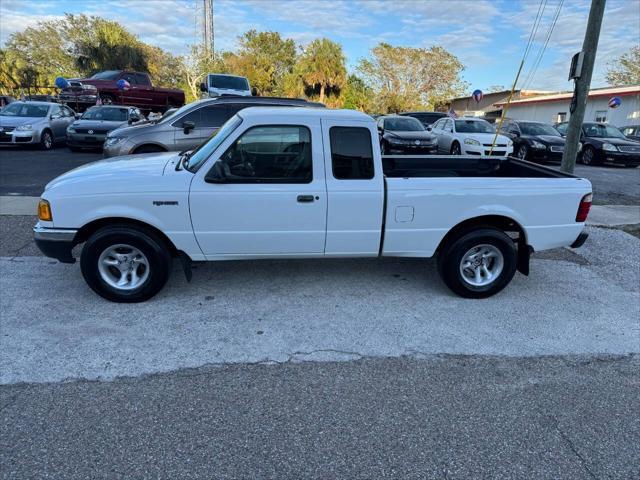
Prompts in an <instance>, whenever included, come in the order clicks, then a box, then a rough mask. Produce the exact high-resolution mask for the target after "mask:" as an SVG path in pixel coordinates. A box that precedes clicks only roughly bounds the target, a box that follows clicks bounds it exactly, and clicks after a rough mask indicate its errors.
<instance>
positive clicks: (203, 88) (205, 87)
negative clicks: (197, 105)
mask: <svg viewBox="0 0 640 480" xmlns="http://www.w3.org/2000/svg"><path fill="white" fill-rule="evenodd" d="M200 91H201V92H206V91H207V85H206V84H205V83H204V82H201V83H200Z"/></svg>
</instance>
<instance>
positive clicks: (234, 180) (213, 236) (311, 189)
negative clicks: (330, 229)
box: [189, 119, 327, 259]
mask: <svg viewBox="0 0 640 480" xmlns="http://www.w3.org/2000/svg"><path fill="white" fill-rule="evenodd" d="M244 123H247V122H244ZM305 123H306V125H298V124H296V123H295V119H294V120H292V121H286V120H285V121H280V122H278V124H277V125H259V124H253V125H252V124H251V123H249V124H247V125H244V124H243V125H242V126H241V127H239V128H242V129H243V130H242V133H241V134H240V135H239V136H233V139H230V140H225V141H224V142H223V143H222V144H221V145H220V147H219V148H218V149H217V150H216V151H215V152H214V153H213V158H211V159H210V161H208V162H207V164H205V165H204V167H203V168H201V169H200V171H198V175H197V176H196V178H194V180H193V182H192V184H191V191H190V198H189V205H190V210H191V221H192V223H193V229H194V233H195V235H196V238H197V240H198V244H199V245H200V248H201V249H202V251H203V253H204V254H205V256H206V257H207V259H221V258H250V257H264V256H283V257H284V256H296V255H303V254H304V255H306V256H308V255H318V256H321V255H323V254H324V248H325V236H326V222H327V197H326V184H325V177H324V171H323V168H324V161H323V152H322V140H321V138H322V136H321V130H320V120H319V119H314V120H311V121H308V122H305ZM214 160H216V161H218V162H219V164H218V165H219V167H220V169H221V170H222V171H223V172H224V178H220V177H217V178H215V179H214V180H212V179H211V178H208V177H207V175H209V177H210V176H211V169H212V167H213V164H214Z"/></svg>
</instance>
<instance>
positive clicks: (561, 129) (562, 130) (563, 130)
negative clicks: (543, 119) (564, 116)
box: [556, 123, 568, 135]
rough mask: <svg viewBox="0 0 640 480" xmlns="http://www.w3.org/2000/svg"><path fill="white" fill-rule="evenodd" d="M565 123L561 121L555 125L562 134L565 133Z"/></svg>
mask: <svg viewBox="0 0 640 480" xmlns="http://www.w3.org/2000/svg"><path fill="white" fill-rule="evenodd" d="M567 126H568V124H567V123H561V124H560V125H556V130H558V131H559V132H560V133H561V134H562V135H565V134H566V133H567Z"/></svg>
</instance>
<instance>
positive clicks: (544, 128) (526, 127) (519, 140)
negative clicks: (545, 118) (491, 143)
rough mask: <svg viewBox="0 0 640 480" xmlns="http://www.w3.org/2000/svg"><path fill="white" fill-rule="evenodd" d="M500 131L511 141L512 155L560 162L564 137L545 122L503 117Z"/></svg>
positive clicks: (534, 159)
mask: <svg viewBox="0 0 640 480" xmlns="http://www.w3.org/2000/svg"><path fill="white" fill-rule="evenodd" d="M500 133H502V134H503V135H505V136H506V137H509V138H510V139H511V141H512V142H513V152H514V155H515V156H516V157H518V158H522V159H523V160H530V161H533V162H561V161H562V153H563V152H564V138H563V137H562V135H560V132H558V131H557V130H556V129H555V128H553V127H552V126H551V125H549V124H547V123H542V122H530V121H524V120H511V119H505V120H503V122H502V127H501V130H500Z"/></svg>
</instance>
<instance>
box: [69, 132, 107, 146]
mask: <svg viewBox="0 0 640 480" xmlns="http://www.w3.org/2000/svg"><path fill="white" fill-rule="evenodd" d="M106 138H107V135H106V134H105V135H89V134H82V133H73V134H71V133H67V145H69V146H70V147H85V148H102V145H103V144H104V141H105V139H106Z"/></svg>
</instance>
